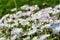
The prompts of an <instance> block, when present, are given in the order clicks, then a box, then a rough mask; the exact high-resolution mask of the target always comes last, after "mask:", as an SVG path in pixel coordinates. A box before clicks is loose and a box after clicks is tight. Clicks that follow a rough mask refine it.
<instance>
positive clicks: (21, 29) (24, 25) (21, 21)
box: [0, 4, 60, 40]
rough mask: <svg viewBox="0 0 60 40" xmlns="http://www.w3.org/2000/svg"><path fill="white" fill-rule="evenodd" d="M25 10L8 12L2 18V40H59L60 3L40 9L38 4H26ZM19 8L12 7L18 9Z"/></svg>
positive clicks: (0, 38) (0, 23) (23, 8)
mask: <svg viewBox="0 0 60 40" xmlns="http://www.w3.org/2000/svg"><path fill="white" fill-rule="evenodd" d="M20 8H21V9H22V10H26V12H23V11H17V12H16V13H15V14H6V15H4V16H3V17H2V18H1V19H0V40H59V39H60V4H59V5H56V6H55V7H54V8H52V7H48V8H45V9H41V10H40V9H39V7H38V5H32V6H29V5H24V6H21V7H20ZM16 10H17V8H14V9H11V11H12V12H13V11H16Z"/></svg>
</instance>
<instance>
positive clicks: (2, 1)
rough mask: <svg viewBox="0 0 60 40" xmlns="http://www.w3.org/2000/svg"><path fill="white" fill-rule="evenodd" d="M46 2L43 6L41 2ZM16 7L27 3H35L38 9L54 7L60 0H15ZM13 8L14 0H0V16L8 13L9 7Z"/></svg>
mask: <svg viewBox="0 0 60 40" xmlns="http://www.w3.org/2000/svg"><path fill="white" fill-rule="evenodd" d="M44 2H46V3H47V4H46V5H45V6H43V5H42V4H43V3H44ZM16 4H17V8H18V9H19V8H20V6H22V5H25V4H28V5H35V4H37V5H38V6H39V7H40V9H42V8H46V7H50V6H51V7H54V6H55V5H57V4H60V0H16ZM12 8H15V2H14V0H0V18H1V17H2V16H3V15H5V14H7V13H10V14H11V12H10V9H12Z"/></svg>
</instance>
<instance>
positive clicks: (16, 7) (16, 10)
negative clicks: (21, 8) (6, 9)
mask: <svg viewBox="0 0 60 40" xmlns="http://www.w3.org/2000/svg"><path fill="white" fill-rule="evenodd" d="M14 4H15V8H16V12H17V4H16V0H14Z"/></svg>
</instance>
